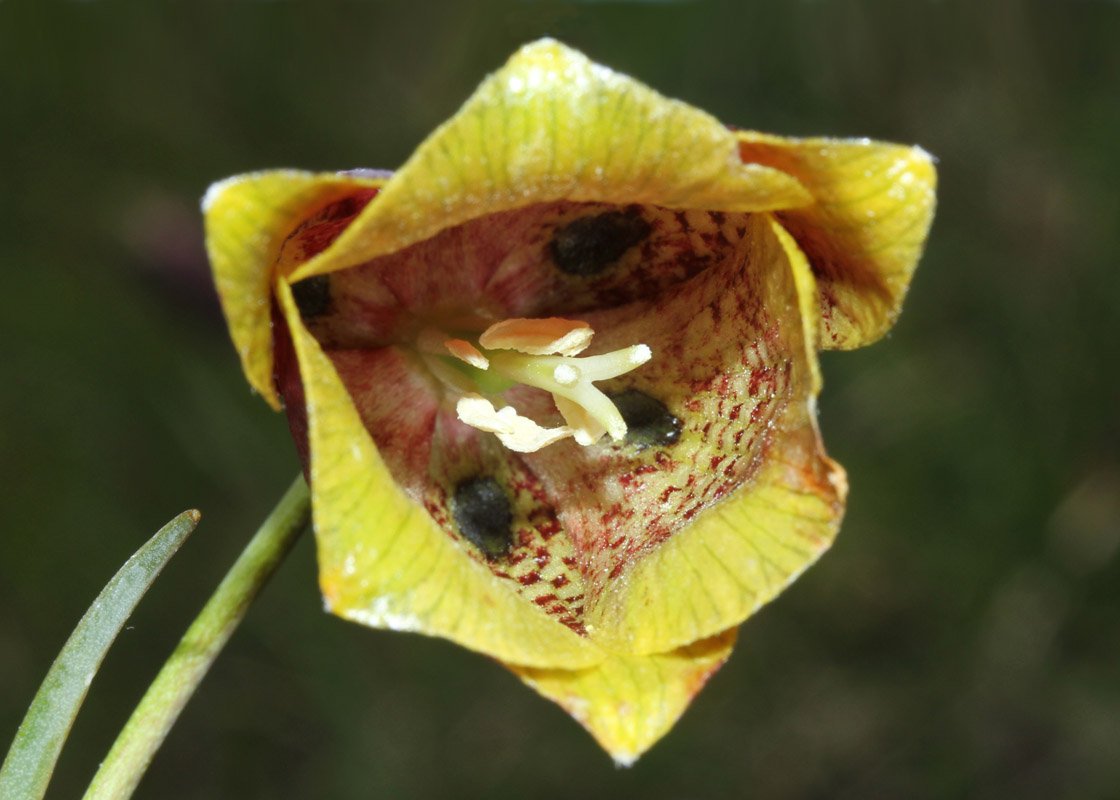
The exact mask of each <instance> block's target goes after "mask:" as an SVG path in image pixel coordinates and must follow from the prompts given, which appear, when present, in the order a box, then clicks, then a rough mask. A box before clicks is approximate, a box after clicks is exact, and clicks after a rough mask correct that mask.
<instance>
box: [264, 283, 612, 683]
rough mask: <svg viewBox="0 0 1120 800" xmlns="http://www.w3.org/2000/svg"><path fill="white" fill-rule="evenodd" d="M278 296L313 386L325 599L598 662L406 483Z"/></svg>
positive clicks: (370, 619)
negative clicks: (440, 521)
mask: <svg viewBox="0 0 1120 800" xmlns="http://www.w3.org/2000/svg"><path fill="white" fill-rule="evenodd" d="M277 293H278V300H279V302H280V306H281V309H282V311H283V314H284V318H285V319H286V321H287V323H288V326H289V329H290V331H291V336H292V343H293V346H294V348H295V352H296V357H297V359H298V362H299V368H300V374H301V376H302V379H303V391H304V394H305V397H306V409H307V417H308V419H307V427H308V438H309V444H310V453H311V457H310V464H309V478H310V486H311V499H312V509H313V514H314V520H315V534H316V542H317V546H318V557H319V579H320V585H321V588H322V591H323V597H324V599H325V601H326V603H327V607H328V608H329V609H330V610H331V611H332V612H334V613H336V614H338V615H339V616H342V617H346V618H347V619H352V620H355V621H358V622H362V623H364V624H367V625H372V626H375V627H380V628H391V629H394V630H409V631H416V632H419V633H426V634H428V635H432V636H442V637H444V638H447V639H450V640H452V641H454V642H457V643H459V644H461V645H463V646H464V647H468V648H471V649H473V650H477V651H480V652H483V653H486V654H488V655H491V656H494V657H496V658H499V659H501V660H503V661H508V662H512V663H518V664H525V665H533V666H552V667H555V666H557V665H563V666H565V667H569V668H577V667H586V666H590V665H593V664H596V663H598V662H600V661H601V660H602V659H603V657H604V656H603V653H602V651H601V650H599V648H598V647H596V646H595V645H594V644H592V643H591V642H589V641H588V640H587V639H585V638H583V637H580V636H578V635H577V634H575V633H574V632H573V631H572V630H570V629H569V628H567V627H565V626H564V625H560V624H557V623H556V622H555V621H554V620H553V619H551V618H549V617H548V616H546V615H544V614H542V613H541V612H540V611H539V610H538V609H537V608H536V607H534V606H533V605H532V604H530V603H526V602H525V601H524V600H523V599H522V598H521V597H519V596H518V595H517V594H516V593H515V592H514V591H513V590H512V589H511V588H509V587H508V585H507V584H505V583H502V582H501V581H499V580H498V579H497V578H495V577H494V575H493V574H492V573H491V572H490V571H489V570H488V569H487V568H486V567H485V566H484V565H483V564H480V563H479V562H478V561H477V560H474V559H472V558H468V557H465V555H464V553H463V551H462V549H461V547H460V545H458V544H457V543H456V542H454V541H453V540H451V539H450V538H449V537H448V536H447V535H446V534H445V533H444V532H443V531H441V530H440V529H439V527H438V526H437V525H436V523H435V522H434V521H433V519H432V518H431V516H430V515H429V514H428V512H427V511H426V510H425V509H424V507H423V506H422V505H420V504H419V503H416V502H414V501H413V500H412V499H410V498H409V497H408V496H407V495H406V494H405V493H404V492H403V491H402V490H401V488H400V487H399V486H398V485H397V484H396V482H395V481H394V480H393V477H392V475H390V473H389V470H388V468H387V467H386V465H385V463H384V461H383V460H382V458H381V456H380V455H379V453H378V452H377V449H376V448H375V447H374V444H373V442H372V440H371V439H370V436H369V434H368V433H367V432H366V430H365V428H364V426H363V425H362V421H361V419H360V417H359V415H358V412H357V411H356V409H355V407H354V401H353V398H351V397H350V395H349V393H348V392H347V390H346V387H345V386H343V384H342V382H341V381H340V380H339V377H338V374H337V372H336V370H335V367H334V365H333V364H332V363H331V360H330V359H329V358H328V357H327V356H326V354H325V353H324V352H323V351H322V349H321V348H320V346H319V344H318V342H316V341H315V339H314V337H312V336H311V334H310V333H308V331H307V329H306V328H305V327H304V325H303V322H302V320H301V318H300V314H299V311H298V309H297V308H296V304H295V301H294V299H293V297H292V291H291V289H290V287H289V286H288V284H287V282H286V281H284V280H281V281H279V283H278V285H277Z"/></svg>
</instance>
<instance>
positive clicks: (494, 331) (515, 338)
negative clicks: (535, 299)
mask: <svg viewBox="0 0 1120 800" xmlns="http://www.w3.org/2000/svg"><path fill="white" fill-rule="evenodd" d="M593 335H594V331H592V329H591V326H589V325H588V324H587V323H585V322H578V321H573V320H565V319H559V318H549V319H510V320H504V321H502V322H499V323H497V324H495V325H492V326H490V327H489V328H487V329H486V331H484V332H483V333H482V334H481V335H480V336H479V337H478V341H477V345H476V344H475V343H474V342H470V341H467V340H466V339H461V338H452V337H444V336H442V335H441V334H439V333H438V332H437V331H433V330H431V329H429V330H426V331H424V332H423V334H422V335H421V337H420V340H421V341H420V343H419V344H420V349H421V350H422V351H423V352H424V353H425V354H426V355H427V356H428V359H427V360H428V361H429V364H430V365H433V366H437V369H436V370H434V371H435V372H436V374H437V375H439V376H440V377H441V378H443V379H444V380H445V382H447V383H449V384H450V385H451V386H452V387H453V388H455V389H457V390H458V391H460V392H462V393H463V396H462V397H461V398H460V399H459V401H458V402H457V403H456V412H457V413H458V416H459V419H460V420H462V421H463V422H464V423H466V424H467V425H470V426H472V427H475V428H478V429H479V430H483V431H488V432H491V433H494V434H495V435H496V436H497V437H498V439H499V440H500V441H501V442H502V444H504V445H505V446H506V447H508V448H510V449H511V450H516V451H518V452H525V453H531V452H535V451H537V450H539V449H541V448H543V447H547V446H548V445H550V444H553V443H554V442H557V441H560V440H561V439H566V438H568V437H572V438H574V439H575V440H576V442H577V443H578V444H581V445H583V446H588V445H591V444H594V443H595V442H597V441H598V440H599V439H600V438H601V437H602V436H603V434H604V433H606V434H608V435H610V437H611V439H613V440H614V441H620V440H621V439H623V438H624V437H625V436H626V422H625V421H624V420H623V418H622V414H620V413H619V411H618V409H617V408H616V407H615V405H614V403H613V402H611V400H610V398H608V397H607V396H606V395H605V394H604V393H603V392H602V391H601V390H600V389H599V388H598V387H596V386H595V385H594V384H595V382H596V381H604V380H609V379H611V378H617V377H618V376H620V375H624V374H626V373H627V372H630V371H631V370H633V369H636V368H637V367H639V366H641V365H642V364H644V363H646V362H647V361H649V360H650V358H651V357H652V355H653V354H652V352H651V351H650V349H649V348H648V347H647V346H646V345H644V344H637V345H633V346H631V347H625V348H622V349H621V350H614V351H612V352H609V353H603V354H601V355H596V356H587V357H577V355H578V354H579V353H581V352H582V351H583V350H585V349H586V348H587V347H588V345H590V343H591V337H592V336H593ZM437 341H438V342H439V344H438V345H437ZM440 349H442V352H438V353H437V351H438V350H440ZM448 354H450V355H451V356H453V357H454V358H455V359H457V360H458V361H459V362H461V363H460V366H459V368H454V367H451V366H450V364H448V363H446V362H447V359H446V356H447V355H448ZM437 355H438V357H437V358H433V357H435V356H437ZM439 361H443V362H444V363H443V364H438V365H437V364H435V363H433V362H439ZM452 363H453V362H452ZM463 365H467V366H468V367H469V369H467V370H465V371H464V370H463ZM448 372H451V373H453V374H452V375H450V376H449V375H448V374H447V373H448ZM468 374H470V375H475V374H477V379H475V380H471V379H470V377H468ZM495 379H497V380H496V381H495ZM512 384H523V385H526V386H533V387H535V388H538V389H543V390H544V391H546V392H549V393H550V394H551V395H552V398H553V401H554V402H555V403H556V408H557V410H558V411H559V412H560V415H561V416H562V417H563V418H564V421H565V423H566V424H565V425H563V426H560V427H556V428H546V427H544V426H542V425H538V424H537V423H536V422H534V421H533V420H531V419H529V418H528V417H523V416H521V415H520V414H518V413H517V411H516V410H515V409H514V408H513V407H512V406H508V405H507V406H504V407H503V408H501V409H497V408H495V407H494V405H493V404H492V403H491V402H490V401H489V400H487V399H486V398H485V397H483V396H482V394H481V393H482V392H486V391H487V388H489V387H494V386H495V385H512Z"/></svg>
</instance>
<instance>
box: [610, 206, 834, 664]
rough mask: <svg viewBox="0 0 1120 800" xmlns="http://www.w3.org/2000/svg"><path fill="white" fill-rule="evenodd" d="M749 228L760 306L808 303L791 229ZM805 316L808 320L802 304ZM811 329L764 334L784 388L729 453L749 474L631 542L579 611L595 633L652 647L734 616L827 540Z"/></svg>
mask: <svg viewBox="0 0 1120 800" xmlns="http://www.w3.org/2000/svg"><path fill="white" fill-rule="evenodd" d="M760 216H762V215H760ZM751 234H752V235H751V237H750V238H751V250H750V251H749V253H748V257H747V261H748V263H750V264H753V265H754V266H755V269H762V268H763V265H766V264H769V265H771V266H770V269H768V270H767V271H766V272H764V273H763V277H761V278H759V280H760V281H761V282H762V285H764V286H765V287H766V295H765V296H764V300H763V302H764V304H765V305H766V307H768V308H771V309H781V308H783V307H786V308H789V307H791V306H795V305H801V306H802V307H805V306H806V305H808V304H807V302H806V299H807V298H809V297H811V296H812V292H813V284H812V276H811V274H809V270H808V265H807V263H806V262H805V259H804V256H803V255H802V254H801V253H800V251H799V250H798V249H797V246H796V243H794V241H793V240H792V238H791V237H790V236H789V235H788V234H786V233H785V232H784V231H783V230H782V228H781V227H780V226H779V225H778V224H777V223H776V222H775V221H773V220H772V219H770V220H766V219H765V218H763V219H762V220H759V221H758V222H756V224H755V225H754V226H753V227H752V229H751ZM808 318H809V320H810V322H811V321H812V320H813V316H812V307H811V306H809V315H808ZM811 339H812V331H811V329H809V328H808V326H807V325H802V324H800V323H799V324H798V326H797V327H792V328H786V329H785V332H784V333H783V334H782V339H781V340H780V344H775V345H774V347H775V348H776V349H777V352H778V353H781V354H782V355H781V356H780V357H781V358H783V359H786V360H787V362H786V363H787V364H788V365H789V366H788V367H784V368H783V369H788V370H789V377H788V378H787V379H786V381H785V384H784V387H783V388H780V390H779V391H780V394H782V395H784V396H785V399H784V400H783V399H782V397H781V396H778V397H775V402H778V403H784V405H780V406H779V408H781V409H782V410H781V411H780V412H779V413H778V414H777V415H776V416H774V417H773V418H771V419H770V421H769V422H766V423H765V435H763V436H761V437H760V438H759V432H758V431H757V429H754V430H753V432H752V433H751V438H752V439H758V440H759V441H760V444H758V445H756V450H755V451H754V452H753V453H752V452H749V451H742V452H740V453H739V454H738V455H739V456H742V455H744V454H746V455H749V456H750V459H751V461H752V462H753V463H754V464H755V465H756V466H755V468H754V472H753V474H752V473H751V472H747V473H746V474H744V475H743V477H742V478H741V480H742V483H741V485H739V486H738V488H736V489H734V490H733V492H732V493H731V494H729V495H728V496H727V497H726V498H725V499H724V500H723V501H722V502H718V501H717V502H714V503H713V502H708V503H706V504H704V503H697V504H696V505H694V506H692V509H691V510H690V511H686V512H685V517H686V518H688V517H692V515H693V514H695V517H694V518H693V519H692V522H691V524H689V525H686V526H684V527H682V528H680V529H679V530H677V531H676V532H675V533H674V534H673V535H672V536H670V537H668V538H667V539H666V540H665V541H664V542H662V543H661V544H660V545H659V546H658V547H656V548H652V549H649V550H647V551H646V552H644V553H640V554H639V555H638V557H637V558H636V559H634V560H633V562H632V563H631V564H630V565H629V568H628V570H627V571H626V572H625V574H624V575H622V576H621V579H620V580H616V581H613V582H611V584H610V586H609V587H608V589H607V591H606V592H605V594H604V595H603V596H602V598H601V599H600V600H599V601H598V602H597V603H596V605H595V609H594V610H593V611H592V613H591V614H590V617H589V620H590V624H592V625H594V627H595V629H596V630H597V636H599V637H600V638H601V640H602V641H604V642H606V643H609V644H610V646H612V647H616V648H620V649H625V650H627V651H629V652H634V653H656V652H663V651H666V650H670V649H672V648H674V647H678V646H681V645H683V644H685V643H687V642H691V641H696V640H697V639H701V638H703V637H706V636H711V635H713V634H715V633H718V632H719V631H722V630H724V629H726V628H729V627H731V626H734V625H737V624H739V623H740V622H742V621H743V620H744V619H746V618H747V617H748V616H750V615H751V614H752V613H753V612H754V611H755V610H757V609H758V608H759V607H760V606H761V605H763V604H764V603H766V602H767V601H769V600H770V599H772V598H773V597H775V596H776V595H777V594H778V593H779V592H780V591H781V590H782V589H783V588H784V587H785V586H786V585H787V584H788V583H789V582H790V581H792V580H793V579H794V578H795V577H796V576H797V575H799V574H800V573H801V572H802V571H803V570H804V569H805V568H806V567H808V566H809V565H810V564H812V563H813V561H815V560H816V559H817V558H818V557H819V556H820V554H821V553H822V552H823V551H824V550H825V549H826V548H827V547H828V545H829V544H830V543H831V542H832V540H833V538H834V537H835V535H836V532H837V530H838V528H839V524H840V517H841V514H842V512H843V504H844V497H845V494H846V484H845V481H844V473H843V470H842V469H841V468H840V467H839V466H838V465H837V464H835V463H834V462H833V461H831V460H830V459H829V458H828V457H827V456H826V455H825V454H824V451H823V448H822V447H821V444H820V439H819V437H818V435H817V431H816V424H815V414H816V412H815V397H816V393H817V391H818V388H819V378H818V376H817V371H816V356H815V353H814V351H813V349H812V341H811ZM698 349H699V348H698ZM780 363H781V362H777V363H776V364H775V365H774V366H778V365H780ZM767 368H773V367H767ZM779 385H780V384H779ZM752 414H753V412H752ZM752 427H753V426H752ZM682 455H683V453H682ZM722 455H723V454H721V455H720V457H719V458H718V460H717V459H712V461H711V467H710V470H709V471H710V472H713V473H716V474H717V475H718V474H719V468H722V467H723V466H724V465H725V464H726V463H728V462H727V461H726V460H725V459H724V458H723V457H722ZM678 457H680V456H678ZM677 485H680V484H679V483H678V484H677ZM693 490H695V489H693ZM701 497H703V495H702V494H701Z"/></svg>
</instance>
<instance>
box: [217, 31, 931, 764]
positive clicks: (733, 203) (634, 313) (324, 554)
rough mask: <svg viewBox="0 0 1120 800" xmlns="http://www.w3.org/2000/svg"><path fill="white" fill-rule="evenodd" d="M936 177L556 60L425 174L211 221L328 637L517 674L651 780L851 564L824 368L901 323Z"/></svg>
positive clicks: (344, 185) (432, 151)
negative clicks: (424, 643) (768, 640)
mask: <svg viewBox="0 0 1120 800" xmlns="http://www.w3.org/2000/svg"><path fill="white" fill-rule="evenodd" d="M934 183H935V174H934V169H933V166H932V164H931V159H930V157H929V156H928V155H927V154H926V153H925V152H923V151H922V150H921V149H919V148H916V147H915V148H911V147H902V146H897V145H889V144H879V143H874V142H870V141H867V140H834V139H800V140H798V139H784V138H779V137H775V136H769V135H764V134H759V133H753V132H749V131H733V130H730V129H728V128H727V127H725V126H724V125H722V124H720V123H719V122H717V121H716V120H715V119H713V118H712V117H711V116H709V115H707V114H706V113H704V112H702V111H700V110H698V109H695V108H693V107H691V106H688V105H686V104H684V103H681V102H678V101H675V100H669V99H666V98H665V97H662V96H661V95H659V94H657V93H655V92H654V91H652V90H650V89H649V88H647V87H645V86H643V85H641V84H639V83H637V82H635V81H633V80H631V79H630V78H628V77H626V76H623V75H619V74H617V73H615V72H612V71H610V70H608V69H606V68H604V67H601V66H598V65H595V64H592V63H591V62H589V61H588V60H587V59H586V58H584V57H583V56H582V55H580V54H579V53H576V52H573V51H572V50H570V49H567V48H565V47H564V46H562V45H560V44H558V43H556V42H554V41H550V40H545V41H540V42H537V43H534V44H531V45H528V46H526V47H525V48H523V49H522V50H520V51H519V52H518V53H516V54H515V55H514V56H513V57H512V58H511V59H510V61H509V62H508V63H507V64H506V65H505V66H504V67H503V68H502V69H501V70H499V71H498V72H496V73H495V74H493V75H491V76H490V77H489V78H488V79H486V80H485V81H484V82H483V84H482V85H481V87H480V88H479V89H478V90H477V92H476V93H475V94H474V95H473V96H472V97H471V98H470V99H469V100H468V101H467V102H466V104H465V105H464V106H463V107H462V109H460V111H459V112H458V113H457V114H455V116H453V117H452V118H451V119H450V120H449V121H448V122H446V123H445V124H444V125H442V126H441V127H440V128H439V129H437V130H436V131H435V132H434V133H433V134H432V135H431V136H430V137H429V138H428V139H427V140H426V141H425V142H424V143H423V144H421V145H420V147H419V148H418V149H417V150H416V152H415V153H414V154H413V156H412V157H411V158H410V159H409V160H408V161H407V162H406V163H405V165H404V166H403V167H401V168H400V170H398V171H397V172H396V173H395V174H392V175H391V176H390V175H389V174H388V173H371V172H355V173H343V174H311V173H304V172H294V171H282V172H265V173H258V174H252V175H246V176H241V177H237V178H232V179H230V180H227V181H225V182H222V183H219V184H217V185H215V186H214V187H213V188H212V189H211V190H210V192H209V193H208V194H207V196H206V198H205V200H204V210H205V214H206V226H207V242H208V247H209V252H210V258H211V261H212V263H213V267H214V273H215V276H216V280H217V285H218V290H219V293H220V295H221V300H222V305H223V308H224V310H225V314H226V317H227V319H228V322H229V327H230V332H231V334H232V337H233V341H234V343H235V344H236V346H237V350H238V353H239V354H240V357H241V361H242V364H243V366H244V369H245V372H246V375H247V376H248V379H249V381H250V383H251V384H252V385H253V386H254V387H255V388H256V390H257V391H259V392H260V393H261V395H262V396H263V397H264V398H265V399H266V400H267V401H268V402H269V403H270V404H271V405H272V406H273V407H275V408H280V406H281V398H283V403H284V405H285V406H286V408H287V412H288V416H289V420H290V422H291V427H292V430H293V433H294V436H295V439H296V443H297V446H298V447H299V449H300V452H301V456H302V458H303V463H304V465H305V470H306V472H307V474H308V477H309V480H310V485H311V492H312V505H313V512H314V520H315V533H316V540H317V545H318V555H319V567H320V583H321V587H322V592H323V596H324V598H325V601H326V604H327V607H328V608H329V609H330V610H331V611H333V612H334V613H336V614H339V615H341V616H343V617H346V618H348V619H352V620H356V621H358V622H362V623H365V624H367V625H371V626H374V627H380V628H391V629H394V630H408V631H417V632H421V633H426V634H429V635H433V636H442V637H444V638H447V639H450V640H452V641H454V642H457V643H459V644H461V645H463V646H465V647H469V648H471V649H473V650H476V651H479V652H481V653H485V654H487V655H490V656H493V657H494V658H496V659H498V660H500V661H501V662H503V663H504V664H505V665H507V666H508V667H509V668H510V669H511V670H513V671H514V672H515V673H517V674H518V675H519V676H520V677H521V678H522V679H523V680H524V681H525V682H526V683H528V684H530V685H531V686H532V687H533V688H535V689H536V690H537V691H538V692H540V693H541V694H543V695H544V696H546V697H548V698H550V699H552V700H554V701H556V702H557V703H559V704H560V705H561V706H563V707H564V708H565V709H566V710H567V711H569V712H570V713H571V714H572V715H573V716H574V717H575V718H576V719H577V720H579V721H580V722H581V723H582V724H583V725H584V726H585V727H587V728H588V730H589V731H590V732H591V733H592V734H593V735H594V736H595V737H596V739H598V741H599V742H600V743H601V744H602V746H603V747H604V748H606V750H608V751H609V752H610V753H611V755H612V756H613V757H614V758H615V759H616V760H617V761H618V762H620V763H629V762H631V761H633V760H634V759H635V758H637V757H638V756H639V755H640V754H641V753H642V752H644V751H645V750H646V749H647V748H648V747H649V746H650V745H652V744H653V743H654V742H655V741H656V740H657V739H658V738H660V737H661V736H662V735H663V734H664V733H665V732H666V731H667V730H668V729H669V728H670V727H671V726H672V725H673V723H674V722H675V721H676V719H677V718H678V717H679V716H680V714H681V713H682V712H683V711H684V709H685V707H686V706H687V705H688V703H689V701H690V700H691V698H692V697H693V696H694V695H695V693H696V692H697V691H698V690H699V689H700V687H701V686H702V685H703V684H704V682H705V681H706V680H707V678H708V677H709V676H711V675H712V674H713V673H714V672H715V671H716V670H717V669H718V668H719V667H720V666H721V665H722V664H723V662H724V661H725V660H726V659H727V657H728V655H729V654H730V651H731V647H732V644H733V643H734V641H735V635H736V628H737V626H738V625H739V624H740V623H741V622H743V620H745V619H746V618H747V617H749V616H750V615H751V614H752V613H753V612H754V611H755V610H756V609H758V608H759V607H760V606H761V605H763V604H764V603H766V602H767V601H769V600H770V599H772V598H773V597H774V596H775V595H777V594H778V593H779V592H780V591H781V590H782V589H783V587H785V586H786V585H787V584H788V583H789V582H790V581H791V580H793V579H794V578H795V577H796V576H797V575H798V574H799V573H800V572H801V571H802V570H804V569H805V568H806V567H807V566H809V565H810V564H811V563H812V562H813V561H814V560H815V559H816V558H817V557H818V556H819V555H820V554H821V553H822V552H823V551H824V550H825V548H827V547H828V545H829V544H830V543H831V541H832V539H833V537H834V536H835V534H836V531H837V528H838V525H839V521H840V517H841V514H842V511H843V504H844V498H845V494H846V482H845V477H844V472H843V470H842V469H841V468H840V467H839V466H838V465H837V464H836V463H834V462H833V461H831V460H830V459H829V458H828V457H827V456H826V455H825V454H824V451H823V449H822V447H821V444H820V441H819V437H818V433H817V428H816V421H815V398H816V395H817V392H818V390H819V387H820V379H819V376H818V371H817V362H816V352H817V349H818V348H821V347H823V348H841V349H849V348H855V347H859V346H862V345H864V344H867V343H869V342H871V341H873V340H875V339H877V338H879V337H880V336H882V335H883V333H884V332H885V331H886V330H887V329H888V328H889V327H890V325H891V324H892V322H893V321H894V318H895V316H896V315H897V313H898V309H899V306H900V303H901V301H902V297H903V295H904V294H905V291H906V288H907V285H908V283H909V280H910V276H911V273H912V272H913V269H914V266H915V264H916V262H917V259H918V257H919V255H920V252H921V249H922V246H923V243H924V240H925V237H926V232H927V230H928V228H929V224H930V221H931V217H932V213H933V206H934Z"/></svg>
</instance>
